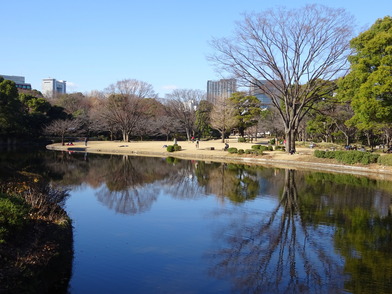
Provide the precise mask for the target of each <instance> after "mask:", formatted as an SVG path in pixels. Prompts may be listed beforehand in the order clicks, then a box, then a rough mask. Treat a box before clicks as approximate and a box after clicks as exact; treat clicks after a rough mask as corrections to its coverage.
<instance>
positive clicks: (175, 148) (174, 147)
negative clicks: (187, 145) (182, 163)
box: [166, 144, 181, 152]
mask: <svg viewBox="0 0 392 294" xmlns="http://www.w3.org/2000/svg"><path fill="white" fill-rule="evenodd" d="M166 150H167V152H174V151H181V146H180V145H178V144H174V145H169V146H167V147H166Z"/></svg>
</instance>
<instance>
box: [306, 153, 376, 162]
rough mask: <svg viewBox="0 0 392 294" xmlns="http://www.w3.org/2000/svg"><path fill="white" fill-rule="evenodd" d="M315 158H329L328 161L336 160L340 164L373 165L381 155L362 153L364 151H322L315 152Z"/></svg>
mask: <svg viewBox="0 0 392 294" xmlns="http://www.w3.org/2000/svg"><path fill="white" fill-rule="evenodd" d="M313 154H314V156H315V157H317V158H328V159H336V160H337V161H339V162H342V163H345V164H355V163H362V164H371V163H376V162H377V161H378V158H379V156H380V155H379V154H374V153H369V152H362V151H355V150H354V151H322V150H315V151H314V153H313Z"/></svg>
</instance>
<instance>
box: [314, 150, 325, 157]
mask: <svg viewBox="0 0 392 294" xmlns="http://www.w3.org/2000/svg"><path fill="white" fill-rule="evenodd" d="M313 155H314V156H315V157H317V158H325V151H323V150H314V152H313Z"/></svg>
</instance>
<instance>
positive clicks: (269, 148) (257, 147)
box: [251, 145, 274, 151]
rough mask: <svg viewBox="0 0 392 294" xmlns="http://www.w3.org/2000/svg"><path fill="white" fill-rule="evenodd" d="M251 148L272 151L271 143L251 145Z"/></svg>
mask: <svg viewBox="0 0 392 294" xmlns="http://www.w3.org/2000/svg"><path fill="white" fill-rule="evenodd" d="M251 148H252V149H253V150H261V151H274V148H273V147H272V146H271V145H268V146H265V145H252V146H251Z"/></svg>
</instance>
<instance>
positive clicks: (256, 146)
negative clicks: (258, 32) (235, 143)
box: [251, 145, 261, 150]
mask: <svg viewBox="0 0 392 294" xmlns="http://www.w3.org/2000/svg"><path fill="white" fill-rule="evenodd" d="M260 147H261V145H252V146H251V148H252V149H255V150H258V149H260Z"/></svg>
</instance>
